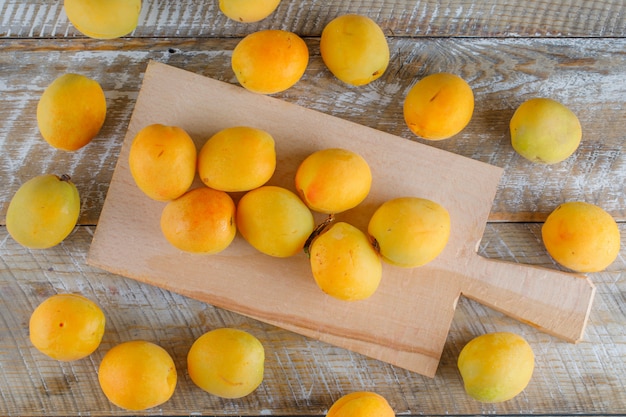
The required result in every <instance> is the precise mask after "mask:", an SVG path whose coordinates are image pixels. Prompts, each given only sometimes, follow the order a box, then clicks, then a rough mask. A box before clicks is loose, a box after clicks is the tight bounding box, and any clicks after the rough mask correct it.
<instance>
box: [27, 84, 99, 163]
mask: <svg viewBox="0 0 626 417" xmlns="http://www.w3.org/2000/svg"><path fill="white" fill-rule="evenodd" d="M106 111H107V104H106V98H105V96H104V92H103V91H102V87H101V86H100V84H99V83H98V82H97V81H95V80H92V79H91V78H88V77H85V76H84V75H80V74H64V75H61V76H60V77H58V78H57V79H55V80H54V81H53V82H52V83H51V84H50V85H49V86H48V87H47V88H46V89H45V91H44V92H43V94H42V95H41V98H40V99H39V102H38V103H37V126H38V127H39V131H40V133H41V136H42V137H43V138H44V139H45V140H46V142H48V143H49V144H50V145H51V146H53V147H55V148H58V149H62V150H65V151H75V150H78V149H80V148H82V147H83V146H85V145H87V144H88V143H89V142H91V140H92V139H93V138H94V137H95V136H96V135H97V134H98V132H100V129H101V128H102V125H103V124H104V120H105V118H106Z"/></svg>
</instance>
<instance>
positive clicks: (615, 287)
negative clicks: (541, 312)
mask: <svg viewBox="0 0 626 417" xmlns="http://www.w3.org/2000/svg"><path fill="white" fill-rule="evenodd" d="M539 229H540V226H539V225H537V224H489V225H488V226H487V228H486V231H485V234H484V236H483V239H482V242H481V245H480V250H479V253H480V254H481V255H483V256H486V257H488V258H490V259H499V260H503V261H512V262H524V263H530V264H533V265H537V266H542V267H547V268H557V266H556V265H554V264H553V262H552V261H551V260H550V258H549V256H548V255H547V254H546V252H545V250H544V249H543V247H542V246H541V244H540V240H539V233H540V232H539ZM620 230H621V233H622V245H626V226H625V225H621V226H620ZM93 233H94V229H93V228H92V227H87V226H83V227H78V228H77V229H76V230H75V232H74V233H73V234H72V235H71V236H70V237H69V238H68V239H67V240H66V241H65V242H63V243H62V244H61V245H59V246H57V247H55V248H53V249H50V250H45V251H28V250H24V249H23V248H21V247H19V245H17V244H16V243H15V242H14V241H13V240H12V239H11V238H10V237H8V235H7V233H6V229H5V228H0V265H2V268H0V294H2V297H0V371H1V372H0V392H2V401H0V414H1V415H32V416H56V415H67V414H75V412H74V411H76V410H80V411H81V413H82V414H89V415H95V416H100V415H126V414H127V413H125V412H124V411H123V410H120V409H118V408H116V407H114V406H112V405H111V404H110V403H108V401H107V400H106V398H104V396H103V395H102V393H101V391H100V388H99V387H98V383H97V377H96V371H97V367H98V364H99V361H100V359H101V358H102V356H103V355H104V353H106V351H107V350H108V349H110V348H111V347H113V346H114V345H115V344H117V343H119V342H122V341H125V340H129V339H139V338H141V339H147V340H150V341H154V342H157V343H159V344H161V345H162V346H164V347H165V348H166V349H167V350H168V351H169V352H170V353H171V354H172V356H173V357H174V360H175V363H176V365H177V368H178V371H179V384H178V387H177V389H176V392H175V394H174V396H173V398H172V400H170V401H169V402H168V403H166V404H165V405H164V406H163V407H160V408H158V409H153V410H150V411H148V412H146V413H135V415H141V414H149V413H150V414H153V413H155V412H156V413H159V414H164V415H191V414H193V413H198V414H200V413H202V414H203V415H246V416H248V415H250V416H252V415H302V416H305V415H323V414H324V413H325V412H326V411H327V409H328V407H330V405H331V404H332V402H333V401H334V400H336V399H337V398H339V396H341V395H343V394H347V393H349V392H352V391H355V390H375V391H377V392H379V393H380V394H381V395H384V396H385V397H386V398H387V399H388V400H389V402H390V404H391V405H392V407H393V408H394V410H395V411H396V413H397V414H411V415H418V414H424V415H468V414H469V415H474V414H516V415H517V414H520V413H521V414H548V415H557V414H567V415H571V414H577V413H584V414H604V415H606V414H613V413H619V412H623V411H624V410H626V380H625V379H624V377H623V376H624V375H625V374H626V363H625V362H624V360H623V359H624V357H625V356H626V338H625V337H624V333H623V326H624V323H625V322H626V311H625V310H624V306H625V305H626V303H625V301H626V300H625V299H624V294H626V280H625V278H624V273H623V271H624V270H626V258H625V257H624V256H621V257H620V258H619V259H618V260H617V261H616V262H615V263H614V264H613V265H611V267H610V268H609V269H608V270H607V271H605V272H602V273H596V274H590V275H589V276H590V277H591V279H592V280H593V282H594V283H595V284H596V287H597V294H596V301H595V303H594V308H593V310H592V312H591V316H590V319H589V325H588V327H587V331H586V334H585V340H584V341H583V342H581V343H579V344H577V345H572V344H570V343H566V342H562V341H560V340H559V339H556V338H554V337H552V336H549V335H546V334H544V333H541V332H538V331H536V330H535V329H533V328H532V327H530V326H527V325H523V324H520V323H519V322H516V321H514V320H512V319H509V318H508V317H506V316H504V315H502V314H500V313H497V312H495V311H493V310H491V309H489V308H487V307H484V306H482V305H481V304H478V303H476V302H473V301H470V300H468V299H465V298H461V300H460V302H459V305H458V307H457V309H456V313H455V316H454V318H453V321H452V327H451V329H450V333H449V336H448V338H447V340H446V344H445V347H444V351H443V354H442V360H441V363H440V366H439V369H438V371H437V374H436V375H435V378H434V379H430V378H426V377H422V376H420V375H418V374H415V373H412V372H408V371H405V370H402V369H400V368H397V367H394V366H391V365H388V364H385V363H383V362H379V361H376V360H372V359H368V358H366V357H364V356H362V355H359V354H355V353H350V352H348V351H345V350H343V349H340V348H336V347H333V346H331V345H327V344H325V343H322V342H317V341H314V340H312V339H308V338H306V337H303V336H299V335H297V334H295V333H291V332H288V331H285V330H281V329H278V328H276V327H273V326H269V325H265V324H262V323H261V322H258V321H255V320H252V319H248V318H245V317H243V316H241V315H238V314H234V313H230V312H228V311H226V310H222V309H218V308H215V307H212V306H211V305H208V304H205V303H201V302H198V301H194V300H192V299H189V298H185V297H182V296H179V295H176V294H173V293H170V292H167V291H164V290H161V289H159V288H157V287H154V286H150V285H145V284H141V283H139V282H137V281H134V280H130V279H126V278H123V277H119V276H116V275H113V274H109V273H106V272H103V271H102V270H100V269H97V268H93V267H90V266H88V265H87V264H86V257H87V251H88V248H89V245H90V243H91V239H92V236H93ZM62 292H78V293H81V294H83V295H85V296H87V297H89V298H91V299H93V300H94V301H96V302H98V304H99V305H101V306H102V308H103V309H104V312H105V314H106V316H107V319H108V322H107V329H106V332H105V335H104V338H103V342H102V345H101V347H100V348H99V349H98V350H97V351H96V352H95V353H94V354H93V355H92V356H91V357H90V358H88V359H84V360H80V361H77V362H73V363H60V362H56V361H53V360H51V359H48V358H46V357H44V356H43V355H42V354H40V353H39V352H37V351H36V350H35V349H34V348H33V347H32V345H31V344H30V342H29V340H28V325H27V323H28V317H29V316H30V313H31V312H32V310H33V309H34V308H35V307H36V305H37V304H38V303H39V302H41V301H43V300H44V299H45V298H47V297H48V296H50V295H52V294H55V293H62ZM223 326H235V327H238V328H242V329H245V330H247V331H250V332H251V333H253V334H254V335H256V336H257V337H259V338H260V340H261V341H262V342H263V344H264V345H265V349H266V354H267V367H266V375H265V380H264V382H263V384H262V385H261V387H260V389H259V390H257V391H255V392H254V393H253V394H251V395H250V396H249V397H246V398H244V399H241V400H223V399H218V398H216V397H213V396H210V395H208V394H206V393H204V392H202V391H201V390H199V389H198V388H197V387H195V386H194V385H193V383H192V382H191V380H190V379H189V377H188V375H187V373H186V370H185V366H186V353H187V350H188V349H189V347H190V345H191V343H192V342H193V340H194V339H195V338H196V337H198V336H200V335H201V334H202V333H203V332H205V331H207V330H209V329H213V328H217V327H223ZM490 331H513V332H517V333H519V334H521V335H523V336H524V337H525V338H526V339H527V340H528V341H529V343H530V344H531V346H532V347H533V349H534V351H535V354H536V368H535V372H534V374H533V379H532V381H531V384H530V385H529V386H528V388H527V389H526V390H525V391H524V393H523V394H521V395H520V396H518V397H516V398H515V399H514V400H511V401H509V402H506V403H501V404H480V403H478V402H475V401H472V400H470V399H469V398H468V397H467V396H466V394H465V393H464V391H463V387H462V382H461V379H460V376H459V374H458V371H457V369H456V357H457V356H458V354H459V352H460V350H461V349H462V347H463V346H464V344H465V343H466V342H468V341H469V340H470V339H471V338H472V337H474V336H477V335H479V334H483V333H485V332H490ZM72 410H73V411H72Z"/></svg>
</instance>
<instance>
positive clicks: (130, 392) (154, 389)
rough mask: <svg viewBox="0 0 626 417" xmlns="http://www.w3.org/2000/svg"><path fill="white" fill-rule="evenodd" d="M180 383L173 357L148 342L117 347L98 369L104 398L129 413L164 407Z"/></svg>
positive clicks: (108, 354)
mask: <svg viewBox="0 0 626 417" xmlns="http://www.w3.org/2000/svg"><path fill="white" fill-rule="evenodd" d="M177 379H178V377H177V374H176V366H175V364H174V360H173V359H172V357H171V356H170V354H169V353H168V352H167V351H166V350H165V349H163V348H162V347H161V346H158V345H156V344H154V343H151V342H147V341H145V340H133V341H129V342H124V343H120V344H119V345H116V346H114V347H113V348H112V349H111V350H109V351H108V352H107V353H106V354H105V355H104V357H103V358H102V362H100V367H99V368H98V382H99V383H100V388H102V392H103V393H104V395H105V396H106V397H107V398H108V400H109V401H111V402H112V403H113V404H115V405H117V406H118V407H121V408H125V409H127V410H145V409H147V408H152V407H156V406H158V405H161V404H163V403H165V402H166V401H167V400H169V399H170V398H171V396H172V395H173V394H174V389H175V388H176V381H177Z"/></svg>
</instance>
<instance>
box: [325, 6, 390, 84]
mask: <svg viewBox="0 0 626 417" xmlns="http://www.w3.org/2000/svg"><path fill="white" fill-rule="evenodd" d="M320 53H321V55H322V59H323V60H324V63H325V64H326V66H327V67H328V69H329V70H330V72H332V73H333V75H334V76H335V77H337V78H338V79H340V80H341V81H343V82H345V83H346V84H350V85H354V86H361V85H365V84H369V83H370V82H372V81H374V80H376V79H378V78H380V77H381V76H382V75H383V73H384V72H385V70H386V69H387V66H388V65H389V45H388V44H387V38H386V37H385V34H384V33H383V31H382V29H381V28H380V27H379V26H378V24H377V23H376V22H374V21H373V20H372V19H370V18H369V17H366V16H361V15H355V14H347V15H343V16H339V17H336V18H335V19H333V20H332V21H330V23H328V24H327V25H326V26H325V27H324V30H323V31H322V36H321V39H320Z"/></svg>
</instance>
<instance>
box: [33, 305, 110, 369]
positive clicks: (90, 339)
mask: <svg viewBox="0 0 626 417" xmlns="http://www.w3.org/2000/svg"><path fill="white" fill-rule="evenodd" d="M105 323H106V318H105V316H104V313H103V312H102V310H101V309H100V307H98V305H97V304H96V303H94V302H93V301H91V300H90V299H88V298H86V297H83V296H82V295H78V294H56V295H53V296H51V297H49V298H47V299H46V300H44V301H43V302H42V303H41V304H39V305H38V306H37V308H35V310H34V311H33V314H32V315H31V316H30V321H29V325H28V328H29V336H30V341H31V343H32V344H33V346H35V347H36V348H37V349H38V350H39V351H40V352H42V353H44V354H46V355H47V356H49V357H51V358H52V359H56V360H59V361H74V360H78V359H82V358H85V357H87V356H89V355H91V354H92V353H93V352H94V351H95V350H96V349H97V348H98V346H100V341H101V340H102V336H103V335H104V327H105Z"/></svg>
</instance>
